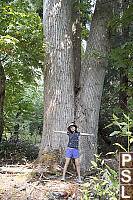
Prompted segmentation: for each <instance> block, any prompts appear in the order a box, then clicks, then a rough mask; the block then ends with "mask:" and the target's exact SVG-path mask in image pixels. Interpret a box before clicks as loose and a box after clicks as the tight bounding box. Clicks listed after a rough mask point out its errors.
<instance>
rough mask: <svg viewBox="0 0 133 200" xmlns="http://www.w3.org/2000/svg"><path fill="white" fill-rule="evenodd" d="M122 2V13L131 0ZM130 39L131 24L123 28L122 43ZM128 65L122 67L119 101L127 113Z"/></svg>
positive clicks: (122, 0) (121, 0)
mask: <svg viewBox="0 0 133 200" xmlns="http://www.w3.org/2000/svg"><path fill="white" fill-rule="evenodd" d="M120 2H121V15H123V13H124V12H125V11H126V9H127V8H128V5H129V0H120ZM128 40H130V37H129V26H127V27H124V28H122V31H121V40H120V41H121V42H120V45H122V44H125V43H126V42H127V41H128ZM127 72H128V66H126V67H125V68H123V67H121V68H120V88H121V89H120V91H119V103H120V108H121V109H122V110H123V111H124V112H125V113H127V112H128V107H127V101H128V95H127V88H128V74H127Z"/></svg>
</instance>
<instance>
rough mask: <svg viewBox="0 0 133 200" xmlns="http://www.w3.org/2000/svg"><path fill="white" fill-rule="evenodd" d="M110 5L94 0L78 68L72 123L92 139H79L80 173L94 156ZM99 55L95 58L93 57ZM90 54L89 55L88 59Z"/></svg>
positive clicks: (106, 49) (105, 64)
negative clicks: (90, 134)
mask: <svg viewBox="0 0 133 200" xmlns="http://www.w3.org/2000/svg"><path fill="white" fill-rule="evenodd" d="M112 2H113V0H112V1H107V0H97V3H96V7H95V12H94V15H93V19H92V23H91V28H90V34H89V38H88V41H87V49H86V54H88V58H87V59H85V60H84V62H83V63H82V65H81V75H80V91H79V93H78V96H77V99H76V109H77V110H76V118H75V119H76V123H77V124H78V126H79V129H80V131H82V132H89V133H93V134H94V137H86V136H81V138H80V149H81V169H82V171H86V170H88V169H89V167H90V165H91V163H90V161H92V160H95V156H94V154H95V153H97V132H98V120H99V109H100V103H101V96H102V90H103V83H104V76H105V69H106V66H107V58H103V57H104V56H107V53H108V49H109V32H108V22H109V21H110V20H111V18H112ZM94 51H95V52H96V54H100V55H99V56H96V57H95V55H94V54H95V53H94V54H93V52H94ZM91 54H92V55H91Z"/></svg>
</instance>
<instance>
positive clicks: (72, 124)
mask: <svg viewBox="0 0 133 200" xmlns="http://www.w3.org/2000/svg"><path fill="white" fill-rule="evenodd" d="M71 126H74V127H75V131H76V132H77V125H76V124H75V123H74V122H72V123H71V124H69V126H68V128H67V130H68V131H69V132H72V131H71V129H70V127H71Z"/></svg>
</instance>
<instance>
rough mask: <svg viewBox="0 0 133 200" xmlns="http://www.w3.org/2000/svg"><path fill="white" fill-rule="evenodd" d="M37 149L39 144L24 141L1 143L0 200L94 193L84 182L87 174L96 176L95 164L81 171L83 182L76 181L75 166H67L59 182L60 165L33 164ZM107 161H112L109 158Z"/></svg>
mask: <svg viewBox="0 0 133 200" xmlns="http://www.w3.org/2000/svg"><path fill="white" fill-rule="evenodd" d="M38 152H39V145H33V144H32V143H29V142H27V141H18V142H17V143H15V144H14V143H11V142H10V141H3V142H2V143H1V145H0V200H56V199H59V200H63V199H68V200H73V199H74V200H81V199H86V198H82V197H83V196H84V197H85V196H86V195H87V196H88V194H89V195H92V196H94V193H93V192H92V190H91V189H90V186H89V184H88V183H89V182H90V181H91V176H93V175H94V176H97V171H96V170H95V168H92V169H91V170H90V172H88V173H86V174H84V175H83V174H82V180H83V183H81V184H79V183H78V182H77V180H76V179H77V176H76V170H75V169H74V168H73V170H72V167H70V170H69V168H68V172H67V173H66V181H65V182H62V181H61V176H62V171H63V166H59V165H56V169H55V170H54V171H52V170H51V167H49V166H48V165H46V166H44V165H39V166H36V167H35V160H36V158H37V155H38ZM46 156H47V158H48V155H46ZM52 159H53V158H51V160H52ZM108 162H110V164H112V160H110V159H109V160H108ZM108 164H109V163H108ZM116 164H117V163H116ZM50 166H51V165H50ZM88 192H89V193H88ZM92 199H95V198H92Z"/></svg>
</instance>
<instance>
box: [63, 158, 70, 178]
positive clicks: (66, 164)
mask: <svg viewBox="0 0 133 200" xmlns="http://www.w3.org/2000/svg"><path fill="white" fill-rule="evenodd" d="M69 162H70V158H66V162H65V166H64V169H63V177H64V178H65V175H66V171H67V167H68V165H69Z"/></svg>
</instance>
